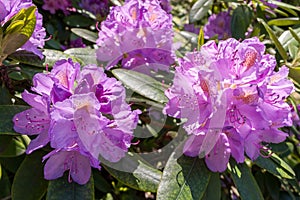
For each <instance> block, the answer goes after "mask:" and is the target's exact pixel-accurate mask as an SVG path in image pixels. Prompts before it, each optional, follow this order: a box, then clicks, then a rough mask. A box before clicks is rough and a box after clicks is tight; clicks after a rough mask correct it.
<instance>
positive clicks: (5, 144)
mask: <svg viewBox="0 0 300 200" xmlns="http://www.w3.org/2000/svg"><path fill="white" fill-rule="evenodd" d="M29 142H30V139H29V138H28V136H26V135H21V136H9V135H1V136H0V157H16V156H19V155H22V154H24V153H25V151H26V148H27V146H28V144H29Z"/></svg>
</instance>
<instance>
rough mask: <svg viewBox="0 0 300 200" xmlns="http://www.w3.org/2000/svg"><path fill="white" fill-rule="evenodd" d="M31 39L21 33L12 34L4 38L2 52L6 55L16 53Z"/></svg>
mask: <svg viewBox="0 0 300 200" xmlns="http://www.w3.org/2000/svg"><path fill="white" fill-rule="evenodd" d="M27 40H29V37H27V36H26V35H24V34H20V33H11V34H9V35H8V36H6V37H4V39H3V44H2V51H3V53H4V54H7V55H9V54H11V53H13V52H15V51H16V50H17V49H19V48H20V47H22V46H23V45H24V44H25V43H26V42H27Z"/></svg>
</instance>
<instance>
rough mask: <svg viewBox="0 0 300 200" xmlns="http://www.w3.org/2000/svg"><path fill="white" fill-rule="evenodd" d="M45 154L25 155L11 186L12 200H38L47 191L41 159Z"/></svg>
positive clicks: (36, 152)
mask: <svg viewBox="0 0 300 200" xmlns="http://www.w3.org/2000/svg"><path fill="white" fill-rule="evenodd" d="M44 154H45V152H43V151H41V150H40V151H34V152H33V153H32V154H30V155H27V156H26V158H25V159H24V161H23V162H22V164H21V166H20V167H19V169H18V171H17V173H16V175H15V178H14V182H13V185H12V199H22V200H39V199H42V197H43V196H44V195H45V193H46V191H47V186H48V181H46V180H45V179H44V175H43V174H44V173H43V164H42V158H43V156H44Z"/></svg>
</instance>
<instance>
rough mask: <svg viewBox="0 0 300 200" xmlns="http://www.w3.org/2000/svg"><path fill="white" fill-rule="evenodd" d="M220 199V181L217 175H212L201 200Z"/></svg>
mask: <svg viewBox="0 0 300 200" xmlns="http://www.w3.org/2000/svg"><path fill="white" fill-rule="evenodd" d="M206 199H207V200H211V199H221V180H220V174H219V173H212V174H211V177H210V180H209V183H208V186H207V190H206V191H205V195H204V197H203V199H202V200H206Z"/></svg>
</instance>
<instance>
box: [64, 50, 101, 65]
mask: <svg viewBox="0 0 300 200" xmlns="http://www.w3.org/2000/svg"><path fill="white" fill-rule="evenodd" d="M64 53H65V54H68V55H71V56H74V57H76V58H78V59H80V60H81V63H82V65H88V64H95V65H97V64H98V62H97V57H96V50H95V49H91V48H72V49H68V50H66V51H64Z"/></svg>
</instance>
